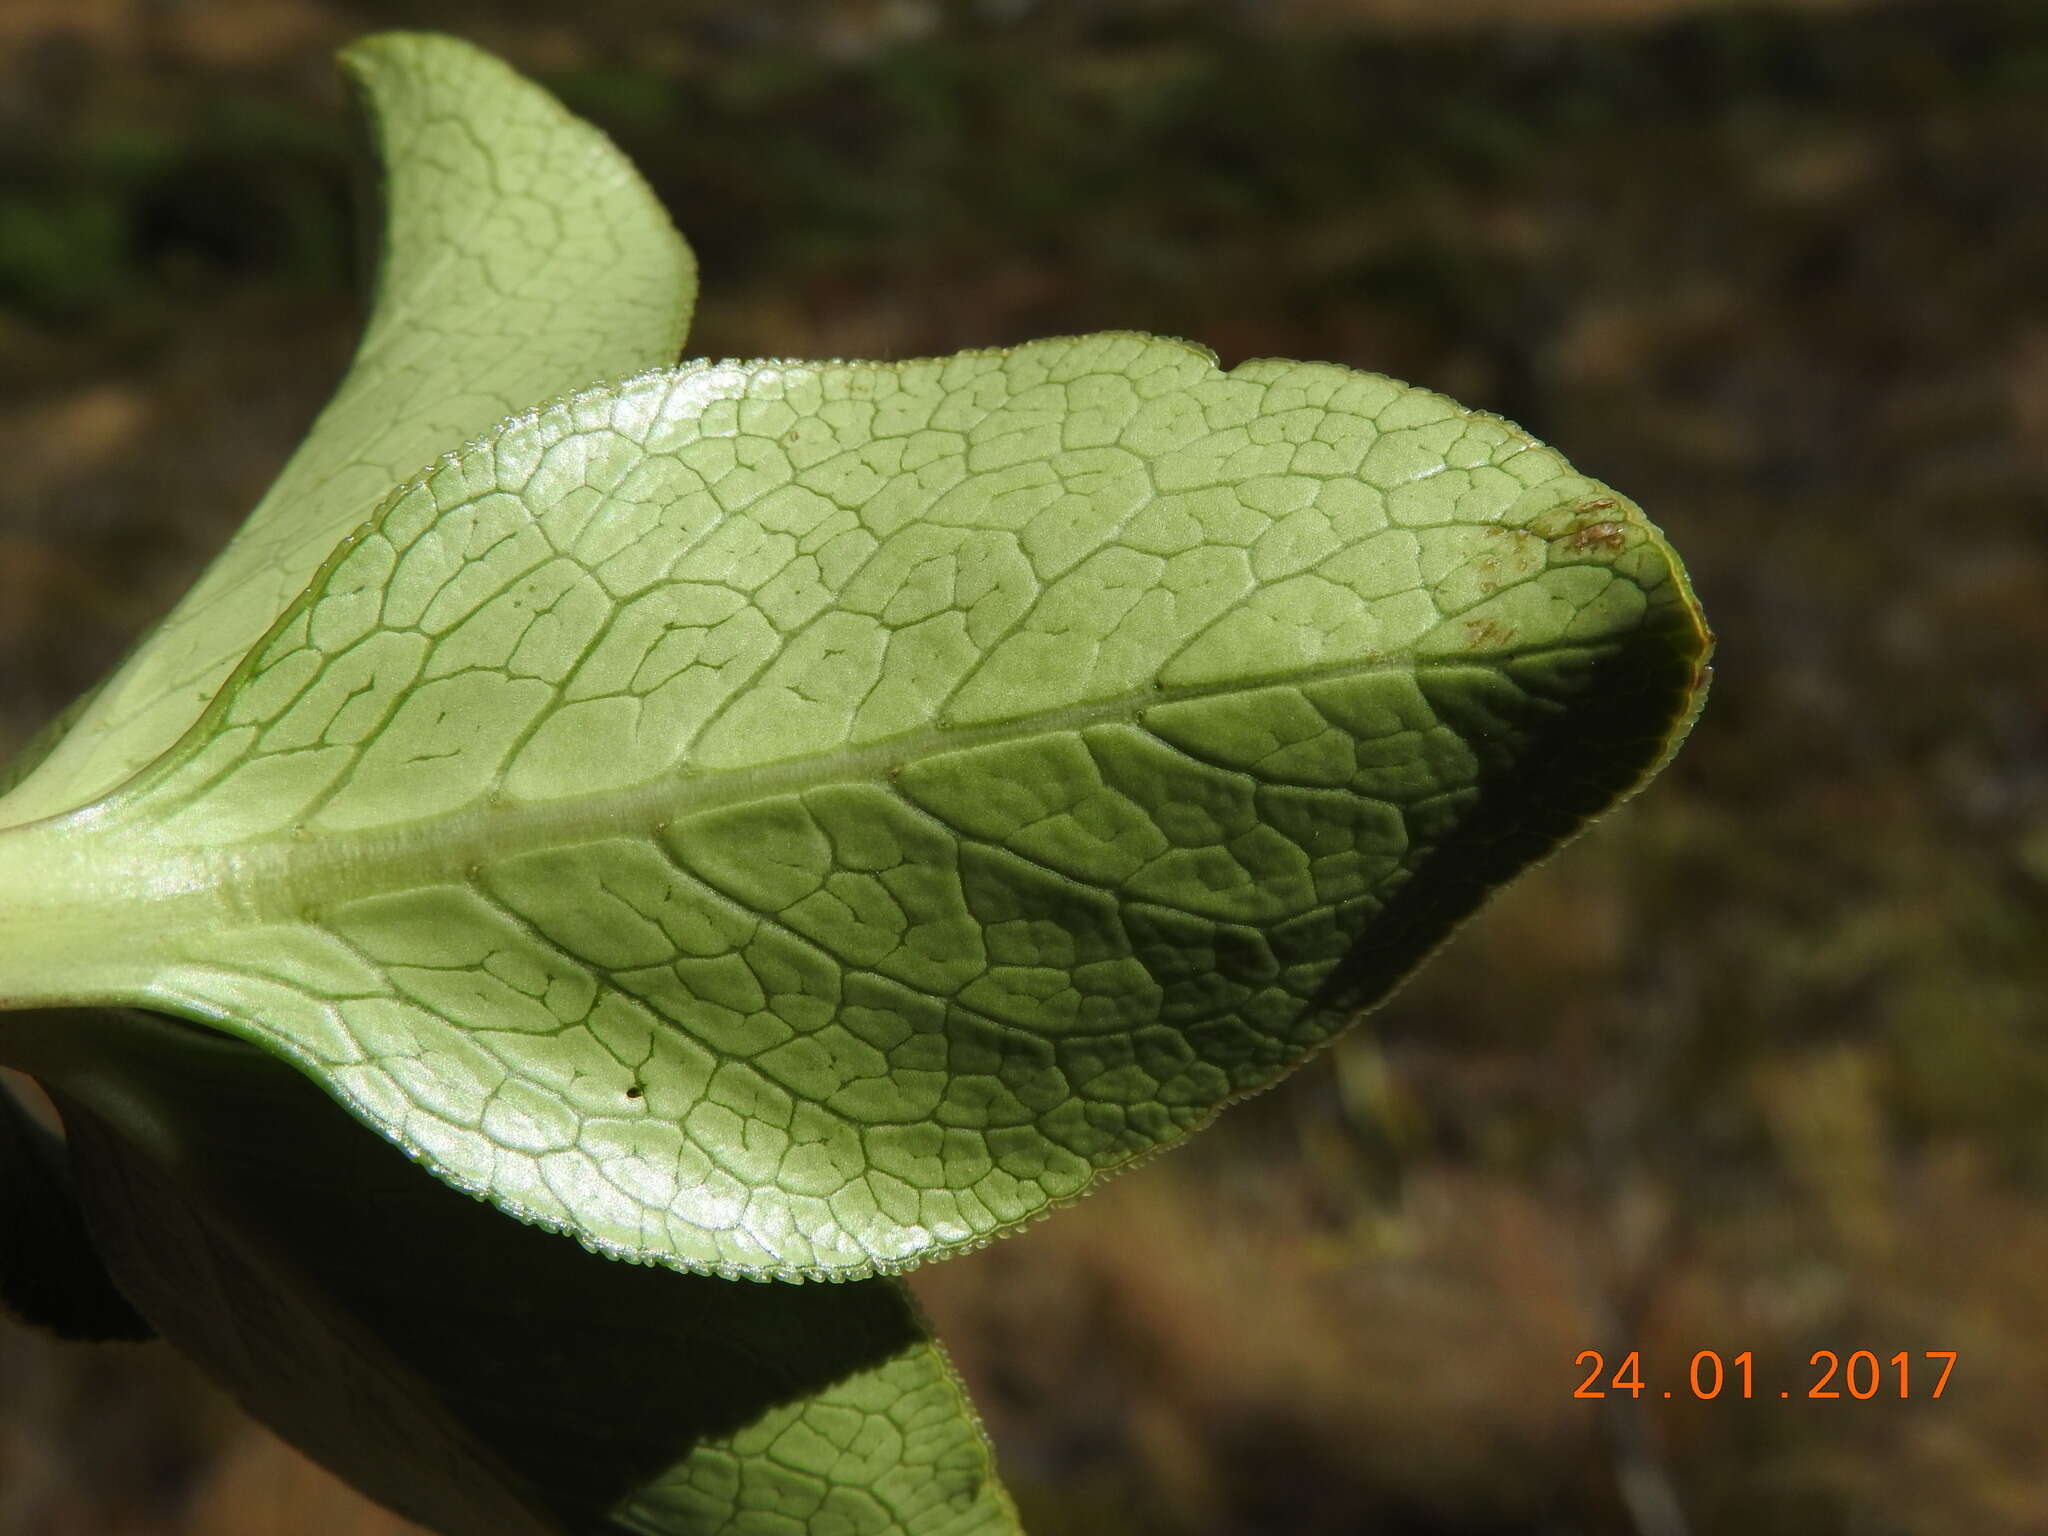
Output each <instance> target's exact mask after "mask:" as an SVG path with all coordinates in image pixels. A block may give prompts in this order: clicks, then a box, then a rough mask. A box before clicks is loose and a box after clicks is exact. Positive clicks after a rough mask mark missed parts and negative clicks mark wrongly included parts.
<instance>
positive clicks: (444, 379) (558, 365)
mask: <svg viewBox="0 0 2048 1536" xmlns="http://www.w3.org/2000/svg"><path fill="white" fill-rule="evenodd" d="M342 58H343V63H344V65H345V66H346V68H347V70H348V72H349V74H350V75H351V76H352V78H353V79H354V81H355V83H356V84H357V86H358V87H359V89H360V92H361V95H362V99H363V102H364V106H365V108H366V111H367V115H368V117H369V120H370V123H371V126H372V127H373V129H374V130H375V136H376V140H377V147H378V150H379V154H380V158H381V162H382V166H383V169H384V183H383V201H384V206H385V229H384V239H383V247H382V259H381V265H380V270H379V273H378V278H377V287H376V295H375V302H374V306H373V308H372V311H371V314H370V318H369V322H368V325H367V326H366V328H365V331H364V334H363V339H362V342H361V344H360V347H359V349H358V351H357V354H356V357H355V360H354V362H353V364H352V365H351V366H350V368H349V371H348V374H347V376H346V377H345V378H344V379H343V380H342V382H341V384H340V386H339V388H338V389H337V391H336V393H335V396H334V398H333V400H332V401H331V402H330V403H329V404H328V406H327V408H326V409H325V410H324V411H323V412H322V413H321V416H320V419H319V420H318V421H317V422H316V423H315V424H314V426H313V429H312V431H311V432H310V433H309V434H308V435H307V437H306V439H305V441H304V442H303V443H302V444H301V446H300V448H299V450H298V452H297V453H296V454H294V455H293V457H292V460H291V462H290V463H289V464H288V465H286V467H285V469H284V471H283V473H282V474H280V475H279V477H278V479H277V481H276V483H275V484H274V485H273V486H272V487H271V489H270V491H269V493H268V494H267V495H266V496H265V497H264V498H263V500H262V501H261V503H259V504H258V506H257V508H256V510H255V511H254V512H253V513H252V514H251V515H250V517H249V519H248V521H247V522H246V523H245V524H244V525H243V526H242V528H241V530H240V531H239V532H238V533H237V534H236V535H235V538H234V539H233V540H232V541H231V542H230V543H229V545H228V546H227V548H226V549H225V550H224V551H223V552H222V553H221V554H220V556H219V557H218V558H217V559H216V560H215V561H214V563H213V564H212V565H211V566H210V567H209V568H208V569H207V571H206V572H205V574H204V575H203V576H201V577H200V579H199V581H198V582H197V583H196V584H195V585H194V587H193V588H192V590H191V591H190V592H189V593H188V594H187V595H186V596H185V598H184V600H183V601H182V602H180V603H179V605H178V606H177V607H176V608H175V609H174V610H172V612H171V614H170V615H169V616H168V617H167V618H166V619H165V620H164V622H163V623H162V624H161V625H160V626H159V627H158V628H157V630H156V631H155V632H154V633H153V634H151V635H150V636H149V638H148V639H147V640H146V641H145V642H144V643H143V644H142V645H141V646H139V647H138V648H137V649H136V650H135V651H134V652H133V653H132V654H131V655H130V656H129V657H128V658H127V659H126V661H125V662H124V663H123V664H122V665H121V666H120V668H119V669H118V670H117V671H116V672H115V673H114V674H113V676H112V677H111V678H110V679H109V680H108V681H107V683H106V684H104V685H103V686H102V687H101V689H100V691H99V692H98V694H97V695H96V696H95V697H94V698H93V699H92V700H91V702H90V704H89V706H88V707H87V708H86V710H85V711H84V712H83V713H82V714H81V715H80V716H79V717H78V718H77V719H76V720H75V721H74V722H72V725H71V729H70V731H69V734H68V735H67V736H65V737H64V739H63V740H62V742H61V743H60V744H57V745H56V746H55V748H54V750H52V751H50V752H48V754H47V760H46V761H43V762H41V763H40V764H39V769H38V771H37V772H36V773H35V774H34V775H33V777H32V778H31V779H29V780H28V782H26V783H24V784H22V785H21V786H20V787H19V788H18V789H17V790H16V791H15V792H14V793H13V794H12V795H10V796H9V797H8V798H7V800H6V801H5V802H0V821H7V822H19V821H26V820H29V819H31V818H33V817H36V816H46V815H50V814H53V813H55V812H59V811H65V810H69V809H71V808H72V807H74V806H77V805H82V804H84V803H85V802H86V801H88V800H90V799H92V798H94V797H96V796H98V795H100V794H104V793H105V792H106V791H107V790H109V789H112V788H113V787H114V786H115V785H116V784H118V783H120V782H121V780H123V779H125V778H126V777H128V775H129V774H131V773H133V772H134V771H135V770H136V769H138V768H140V767H142V766H143V765H144V764H146V763H148V762H150V761H152V760H153V759H155V758H156V757H157V756H159V755H160V754H161V753H162V752H163V751H164V750H165V749H166V748H168V747H169V746H170V745H171V744H172V743H173V742H174V741H176V740H177V738H178V737H179V735H181V734H182V733H183V732H184V731H185V729H186V728H187V727H188V726H190V725H191V723H192V722H193V720H194V719H196V718H197V717H198V714H199V712H200V710H201V709H202V708H203V707H204V705H205V704H206V702H207V700H208V699H210V698H211V697H212V696H213V694H214V693H215V692H216V691H217V690H218V689H219V687H220V685H221V683H222V682H223V681H225V679H226V677H227V675H228V673H229V672H230V671H231V670H232V669H233V667H234V665H235V663H236V662H238V661H239V660H241V658H242V656H243V655H244V654H245V653H246V652H247V651H248V649H249V647H250V646H251V645H253V644H255V642H256V641H257V640H258V639H259V638H260V637H261V636H262V634H263V632H264V631H265V630H266V629H268V628H269V627H270V625H271V623H272V622H273V621H274V620H275V619H276V618H277V616H278V614H279V613H280V612H282V611H283V609H284V608H285V606H286V605H287V604H288V603H289V602H290V601H291V600H292V599H293V598H294V597H296V596H297V595H298V594H299V592H300V591H301V590H302V589H303V588H304V587H305V585H306V582H307V581H308V580H309V579H310V578H311V577H312V575H313V572H314V571H315V569H316V568H317V567H318V566H319V564H320V562H321V560H322V559H324V558H325V557H326V555H327V553H328V552H329V551H330V550H332V549H333V548H334V546H335V544H336V543H337V542H339V541H340V539H341V538H342V537H343V536H344V535H345V534H347V533H348V532H349V531H350V530H351V529H352V528H354V527H356V526H357V525H358V524H359V523H361V522H362V521H363V519H364V518H365V517H367V516H368V515H369V514H370V513H371V512H372V511H373V510H374V509H375V507H376V505H377V503H378V502H379V501H380V500H382V499H383V497H384V496H385V495H386V494H387V493H388V492H389V491H390V489H391V488H392V487H393V486H394V485H397V484H400V483H402V482H403V481H404V480H406V479H407V478H408V477H410V476H412V475H413V474H415V473H417V472H418V471H419V469H420V468H421V466H422V465H425V464H426V463H428V462H429V461H430V460H431V459H432V458H433V456H434V455H435V454H437V453H439V452H442V451H443V450H445V449H448V448H452V447H455V446H456V445H458V444H460V443H464V442H467V441H469V440H471V439H474V438H476V437H480V436H482V435H483V434H484V433H485V432H487V431H489V430H490V429H491V428H492V427H493V426H495V425H497V424H498V423H499V422H501V421H503V420H504V419H505V418H506V417H507V416H509V415H510V414H511V413H512V412H513V411H515V410H517V409H519V408H521V407H524V406H526V405H528V404H530V403H531V402H532V401H534V400H537V399H541V398H544V397H546V396H549V395H556V394H561V393H563V392H565V391H567V390H571V389H576V388H580V387H582V386H584V385H587V384H590V383H593V382H595V381H598V380H601V379H610V378H618V377H622V376H623V375H626V374H629V373H636V372H639V371H640V370H643V369H645V368H648V367H652V366H656V365H660V364H665V363H670V362H673V361H674V360H675V358H676V356H677V353H678V351H679V350H680V348H681V345H682V340H683V336H684V333H685V332H686V330H687V329H688V326H689V319H690V311H691V307H692V304H693V303H694V301H695V297H696V266H695V261H694V259H693V258H692V256H691V255H690V252H689V249H688V247H687V246H685V245H684V243H683V241H682V239H681V237H680V236H679V235H677V234H676V232H675V230H674V228H673V226H672V225H671V224H670V223H669V220H668V216H667V214H666V213H665V212H663V210H662V208H661V206H660V204H659V203H658V202H657V201H656V200H655V198H654V196H653V194H652V193H651V192H649V190H648V189H647V187H646V186H645V184H643V183H642V182H641V180H640V178H639V176H638V174H637V173H636V172H635V171H634V170H633V168H632V166H631V165H630V164H629V163H628V162H627V161H626V159H625V157H624V156H623V155H621V154H620V153H619V152H618V150H617V149H616V148H614V147H613V145H612V144H611V142H610V141H609V140H607V139H606V138H605V137H604V135H602V134H601V133H599V132H598V131H597V130H596V129H594V128H592V127H590V126H589V125H588V124H587V123H584V122H581V121H579V120H578V119H576V118H573V117H571V116H570V115H569V114H568V113H567V112H565V111H564V110H563V109H562V107H561V106H560V105H559V104H558V103H557V102H555V100H554V99H553V98H552V97H550V96H549V95H547V94H546V93H545V92H543V91H542V90H540V89H539V88H538V87H536V86H534V85H532V84H530V83H529V82H527V81H525V80H523V79H521V78H520V77H519V76H518V75H516V74H514V73H513V72H512V71H511V70H510V69H508V68H507V67H506V66H505V65H504V64H502V63H501V62H499V61H498V60H497V59H494V58H492V57H491V56H490V55H488V54H485V53H483V52H481V51H479V50H477V49H475V48H472V47H471V46H469V45H468V44H466V43H462V42H458V41H457V40H455V39H454V38H448V37H435V36H430V35H426V34H408V33H391V34H386V35H383V36H379V37H373V38H370V39H367V40H366V41H363V42H360V43H357V44H356V45H354V46H353V47H351V48H350V49H348V50H347V51H346V52H345V53H344V54H343V56H342Z"/></svg>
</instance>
